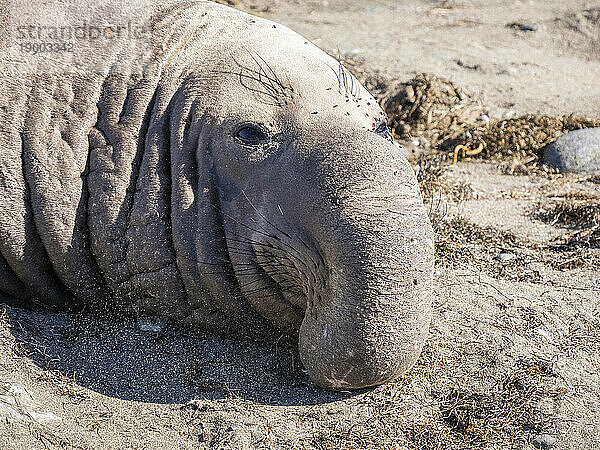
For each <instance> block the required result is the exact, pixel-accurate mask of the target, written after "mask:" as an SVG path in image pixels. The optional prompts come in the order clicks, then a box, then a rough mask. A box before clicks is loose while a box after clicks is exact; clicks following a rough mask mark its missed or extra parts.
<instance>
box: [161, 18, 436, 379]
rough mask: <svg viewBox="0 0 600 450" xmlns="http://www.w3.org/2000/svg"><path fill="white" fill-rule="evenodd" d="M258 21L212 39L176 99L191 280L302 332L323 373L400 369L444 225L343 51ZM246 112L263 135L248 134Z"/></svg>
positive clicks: (175, 162)
mask: <svg viewBox="0 0 600 450" xmlns="http://www.w3.org/2000/svg"><path fill="white" fill-rule="evenodd" d="M236 14H237V13H236ZM248 17H249V16H248ZM247 28H248V29H247V30H246V29H244V30H241V31H240V30H236V34H235V35H231V36H225V37H224V38H223V39H224V40H226V42H227V44H226V47H223V46H219V45H217V44H215V45H212V46H208V47H206V48H203V50H202V52H201V55H202V60H201V61H197V65H196V66H194V65H190V66H188V67H187V68H186V73H187V75H186V78H185V80H184V82H183V84H182V85H181V88H180V89H179V90H178V91H177V93H176V94H175V95H174V96H173V100H172V105H171V107H170V118H169V120H170V124H171V132H170V134H171V154H172V156H171V158H172V171H173V174H174V177H173V179H174V181H173V185H174V186H173V198H174V200H173V201H172V215H173V227H174V233H173V234H174V235H175V236H179V237H178V238H177V239H176V241H175V243H174V244H175V247H176V250H177V252H178V261H179V265H180V267H183V266H185V265H186V264H187V265H188V267H192V266H193V265H195V267H193V268H190V269H189V270H183V271H182V273H183V274H184V277H185V274H186V273H187V274H190V280H191V281H189V282H188V283H187V285H191V284H192V283H193V282H197V280H196V281H193V280H192V279H194V280H195V278H194V277H193V276H192V275H193V274H194V273H196V274H197V277H196V278H198V277H199V278H200V279H201V284H202V285H203V288H204V289H205V290H208V291H209V292H210V293H211V296H212V299H213V302H214V304H213V306H212V307H213V308H214V309H218V310H219V311H225V312H226V313H227V314H234V315H235V314H237V315H239V318H240V323H241V324H242V323H245V324H248V323H250V322H252V315H253V314H254V315H255V316H256V315H258V316H259V317H262V318H264V319H266V320H267V321H268V322H270V323H271V324H273V325H275V326H277V327H279V328H280V329H282V330H285V331H288V332H292V333H298V336H299V351H300V356H301V359H302V362H303V364H304V365H305V367H306V369H307V371H308V373H309V375H310V377H311V379H312V380H313V381H314V382H315V383H316V384H318V385H320V386H323V387H327V388H331V389H355V388H364V387H368V386H374V385H378V384H381V383H384V382H386V381H389V380H391V379H394V378H396V377H398V376H399V375H401V374H402V373H404V372H405V371H407V370H408V369H409V368H410V367H412V365H413V364H414V363H415V361H416V359H417V358H418V356H419V353H420V351H421V348H422V345H423V343H424V340H425V337H426V334H427V332H428V327H429V322H430V316H431V312H430V309H431V297H430V295H431V282H432V271H433V233H432V229H431V225H430V222H429V219H428V217H427V214H426V212H425V210H424V208H423V203H422V199H421V196H420V193H419V190H418V186H417V182H416V179H415V175H414V172H413V170H412V169H411V167H410V165H409V164H408V162H407V160H406V159H405V158H404V157H403V156H402V155H401V153H400V151H399V150H398V148H397V147H396V146H395V145H394V144H393V143H392V142H391V141H390V139H389V136H386V135H385V133H381V132H380V130H379V132H378V127H379V128H380V127H381V121H382V120H384V115H383V112H382V111H381V109H380V108H379V106H378V105H377V103H376V101H375V100H374V99H373V97H371V96H370V95H369V94H368V93H367V92H366V91H365V90H364V88H363V87H362V86H360V85H359V84H358V82H357V81H356V80H355V79H354V78H353V77H352V76H351V75H350V74H349V73H348V72H347V71H345V69H343V68H342V67H340V65H339V63H338V62H337V61H335V60H333V59H331V58H329V57H328V56H327V55H325V54H324V53H323V52H321V51H320V50H318V49H317V48H316V47H314V46H313V45H312V44H309V43H308V42H306V41H305V40H304V39H303V38H302V37H300V36H298V35H296V34H295V33H293V32H291V31H289V30H287V29H285V28H283V27H281V26H279V25H277V26H275V25H273V24H272V23H271V22H267V21H263V20H260V19H255V18H250V19H248V20H247ZM213 32H215V33H225V34H226V33H228V32H227V31H226V29H225V28H218V29H216V30H213ZM240 36H243V39H242V38H241V37H240ZM207 41H209V42H210V41H211V40H210V39H207ZM264 42H269V46H265V45H264ZM280 48H284V49H286V51H285V59H282V57H281V55H282V51H281V50H278V49H280ZM207 73H208V74H213V75H212V76H207ZM248 125H250V126H252V127H254V128H255V129H259V130H261V136H262V138H261V139H260V140H259V142H253V143H248V142H245V141H243V140H241V139H240V137H239V130H240V129H241V128H244V127H246V126H248ZM177 174H179V175H178V176H177ZM181 236H185V237H181ZM178 239H179V240H181V242H178V241H177V240H178ZM190 249H191V250H190ZM187 320H188V322H192V323H193V319H190V318H188V319H187Z"/></svg>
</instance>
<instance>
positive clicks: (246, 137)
mask: <svg viewBox="0 0 600 450" xmlns="http://www.w3.org/2000/svg"><path fill="white" fill-rule="evenodd" d="M235 137H236V138H237V139H238V140H239V141H240V142H241V143H242V144H245V145H258V144H260V143H261V142H263V141H265V140H266V139H267V135H266V134H265V133H264V132H263V131H262V130H261V129H260V128H258V127H256V126H255V125H244V126H243V127H241V128H240V129H239V130H237V132H236V133H235Z"/></svg>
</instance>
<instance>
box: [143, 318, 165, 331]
mask: <svg viewBox="0 0 600 450" xmlns="http://www.w3.org/2000/svg"><path fill="white" fill-rule="evenodd" d="M137 324H138V327H139V329H140V330H142V331H152V332H154V333H160V332H161V331H162V330H163V328H164V327H165V323H164V321H163V320H160V319H138V321H137Z"/></svg>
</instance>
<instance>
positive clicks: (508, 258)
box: [496, 252, 515, 262]
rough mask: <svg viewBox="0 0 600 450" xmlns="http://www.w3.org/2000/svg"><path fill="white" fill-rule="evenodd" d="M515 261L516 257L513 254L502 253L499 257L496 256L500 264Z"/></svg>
mask: <svg viewBox="0 0 600 450" xmlns="http://www.w3.org/2000/svg"><path fill="white" fill-rule="evenodd" d="M513 259H515V255H514V254H513V253H508V252H502V253H500V254H499V255H498V256H496V261H499V262H508V261H511V260H513Z"/></svg>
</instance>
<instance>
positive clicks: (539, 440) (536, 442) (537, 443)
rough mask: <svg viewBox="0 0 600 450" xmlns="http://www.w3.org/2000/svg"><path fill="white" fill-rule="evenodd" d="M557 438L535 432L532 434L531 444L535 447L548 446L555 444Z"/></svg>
mask: <svg viewBox="0 0 600 450" xmlns="http://www.w3.org/2000/svg"><path fill="white" fill-rule="evenodd" d="M556 441H557V439H556V438H555V437H554V436H552V435H551V434H537V435H535V436H533V442H532V444H533V446H534V447H535V448H541V449H545V448H550V447H553V446H554V445H555V444H556Z"/></svg>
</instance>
